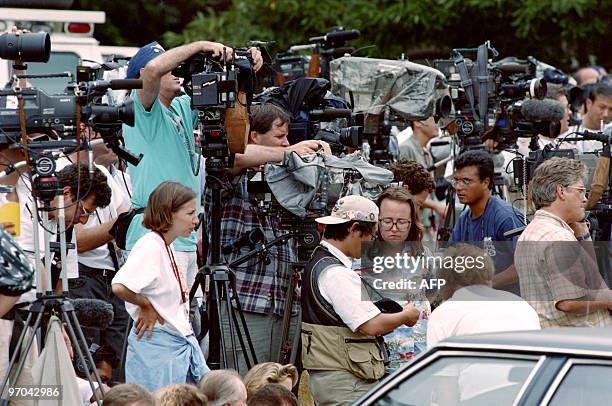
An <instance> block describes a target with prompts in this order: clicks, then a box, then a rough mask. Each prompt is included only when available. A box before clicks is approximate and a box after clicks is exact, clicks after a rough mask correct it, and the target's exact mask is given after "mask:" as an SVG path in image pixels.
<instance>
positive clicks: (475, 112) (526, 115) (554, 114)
mask: <svg viewBox="0 0 612 406" xmlns="http://www.w3.org/2000/svg"><path fill="white" fill-rule="evenodd" d="M466 55H469V56H471V55H475V56H476V58H475V60H474V61H472V60H470V59H468V58H467V57H466ZM498 56H499V53H498V52H497V50H496V49H495V48H492V47H491V44H490V42H489V41H487V42H485V43H484V44H482V45H480V46H479V47H478V48H476V49H474V48H459V49H454V50H453V51H452V53H451V58H450V59H443V60H435V61H434V63H433V64H434V67H435V68H436V69H438V70H440V71H441V72H442V73H444V76H445V77H446V78H447V83H448V85H449V86H450V94H451V97H452V99H453V105H454V107H455V112H454V114H453V118H454V123H453V125H452V126H451V127H452V129H453V131H455V133H456V134H457V136H458V140H459V146H460V148H461V150H462V151H463V150H468V149H484V146H483V144H482V143H483V141H486V140H487V139H492V140H494V141H496V142H497V146H496V149H497V150H500V151H501V150H504V149H507V148H509V147H512V146H514V145H515V143H516V140H517V138H518V137H527V138H534V137H535V136H536V135H538V134H542V135H544V136H547V137H551V138H554V137H556V136H558V135H559V130H560V124H559V121H560V120H561V119H562V118H563V115H564V107H563V106H562V105H561V104H560V103H558V102H556V101H552V100H543V99H544V98H545V97H546V90H547V86H546V80H545V79H543V78H539V77H537V69H538V65H539V62H538V61H537V60H536V59H535V58H533V57H529V58H527V60H520V59H517V58H515V57H507V58H504V59H501V60H499V61H493V60H494V59H495V58H497V57H498Z"/></svg>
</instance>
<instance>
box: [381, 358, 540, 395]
mask: <svg viewBox="0 0 612 406" xmlns="http://www.w3.org/2000/svg"><path fill="white" fill-rule="evenodd" d="M536 362H537V361H536V360H535V359H534V360H525V359H510V358H490V357H443V358H440V359H438V360H436V361H434V362H433V363H431V364H430V365H428V366H427V367H425V368H424V369H422V370H420V371H419V372H417V373H416V374H414V375H412V376H410V377H409V378H408V379H406V380H405V381H403V382H402V383H400V384H399V385H397V386H395V387H394V388H393V389H391V390H390V391H389V392H388V393H386V394H385V396H383V397H382V398H381V399H379V400H378V402H376V403H375V404H376V405H393V406H433V405H436V406H456V405H470V406H472V405H474V406H479V405H482V406H490V405H509V404H512V403H513V401H514V399H515V398H516V396H517V394H518V393H519V391H520V389H521V387H522V386H523V384H524V383H525V381H526V380H527V377H528V376H529V373H530V372H531V371H532V370H533V368H534V366H535V365H536Z"/></svg>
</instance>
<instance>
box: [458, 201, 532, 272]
mask: <svg viewBox="0 0 612 406" xmlns="http://www.w3.org/2000/svg"><path fill="white" fill-rule="evenodd" d="M524 225H525V224H524V223H523V217H522V214H521V213H520V212H519V211H518V210H516V209H515V208H513V207H512V206H511V205H510V204H509V203H507V202H505V201H503V200H502V199H500V198H499V197H497V196H491V198H490V199H489V201H488V202H487V206H486V207H485V210H484V213H482V215H480V216H479V217H477V218H475V219H472V210H471V209H470V208H467V209H466V210H464V211H463V213H461V216H460V217H459V220H458V221H457V224H455V227H454V228H453V233H452V234H451V237H450V239H449V242H484V243H483V244H478V245H479V246H480V247H484V249H485V251H490V252H488V255H490V256H492V259H493V262H494V263H495V272H501V271H503V270H505V269H506V268H508V267H509V266H510V265H512V264H513V263H514V250H515V248H516V241H517V240H518V236H515V237H512V238H506V237H504V233H505V232H507V231H510V230H513V229H515V228H519V227H522V226H524ZM494 241H498V242H499V241H502V242H503V241H505V243H497V244H494V245H493V243H489V242H494Z"/></svg>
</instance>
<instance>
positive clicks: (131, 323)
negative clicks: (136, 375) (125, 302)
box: [119, 317, 134, 381]
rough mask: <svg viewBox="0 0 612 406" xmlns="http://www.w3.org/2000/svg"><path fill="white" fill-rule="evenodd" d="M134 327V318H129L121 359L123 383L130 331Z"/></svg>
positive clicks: (120, 370)
mask: <svg viewBox="0 0 612 406" xmlns="http://www.w3.org/2000/svg"><path fill="white" fill-rule="evenodd" d="M133 325H134V321H133V320H132V318H131V317H130V318H128V323H127V328H126V329H125V337H124V338H123V345H122V346H121V348H122V349H121V358H120V359H119V373H120V376H121V380H122V381H125V358H126V357H127V347H128V336H129V335H130V330H132V326H133Z"/></svg>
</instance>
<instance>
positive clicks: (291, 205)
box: [264, 151, 393, 218]
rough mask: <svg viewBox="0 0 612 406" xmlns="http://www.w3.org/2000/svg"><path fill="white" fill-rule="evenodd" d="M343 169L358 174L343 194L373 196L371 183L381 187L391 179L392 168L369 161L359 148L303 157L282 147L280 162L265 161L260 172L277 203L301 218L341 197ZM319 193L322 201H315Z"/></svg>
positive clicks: (317, 199)
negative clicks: (340, 154)
mask: <svg viewBox="0 0 612 406" xmlns="http://www.w3.org/2000/svg"><path fill="white" fill-rule="evenodd" d="M345 170H352V171H356V172H358V173H359V175H360V177H361V179H359V180H356V181H354V182H352V184H351V185H350V187H349V189H348V190H347V191H346V192H348V193H347V194H359V195H362V196H366V197H369V198H376V197H377V196H372V195H371V193H372V189H373V186H381V187H382V186H386V185H388V184H389V183H391V182H392V181H393V172H391V171H389V170H387V169H384V168H380V167H378V166H375V165H372V164H370V163H369V162H367V161H366V160H365V159H363V156H362V155H361V153H360V152H354V153H353V154H350V155H347V156H344V157H342V158H338V157H336V156H334V155H325V154H324V153H322V152H318V153H316V154H313V155H309V156H305V157H303V156H300V155H298V154H297V153H295V152H291V151H286V152H285V156H284V159H283V162H282V164H266V166H265V169H264V173H265V179H266V182H267V183H268V186H269V187H270V191H271V192H272V194H273V195H274V198H275V199H276V200H277V201H278V203H279V204H280V205H281V206H283V207H284V208H285V209H286V210H288V211H289V212H291V213H292V214H294V215H295V216H298V217H300V218H304V217H305V216H306V215H307V213H308V209H315V210H320V209H324V208H326V207H329V206H330V205H333V204H334V203H335V202H336V200H338V199H339V198H340V197H341V196H340V195H341V194H342V191H343V185H344V183H345V182H344V181H345V179H344V172H345ZM325 179H326V180H325ZM379 189H380V188H379ZM381 191H382V190H379V192H381ZM322 195H325V196H327V197H326V198H325V199H324V200H325V201H319V198H321V197H322Z"/></svg>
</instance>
